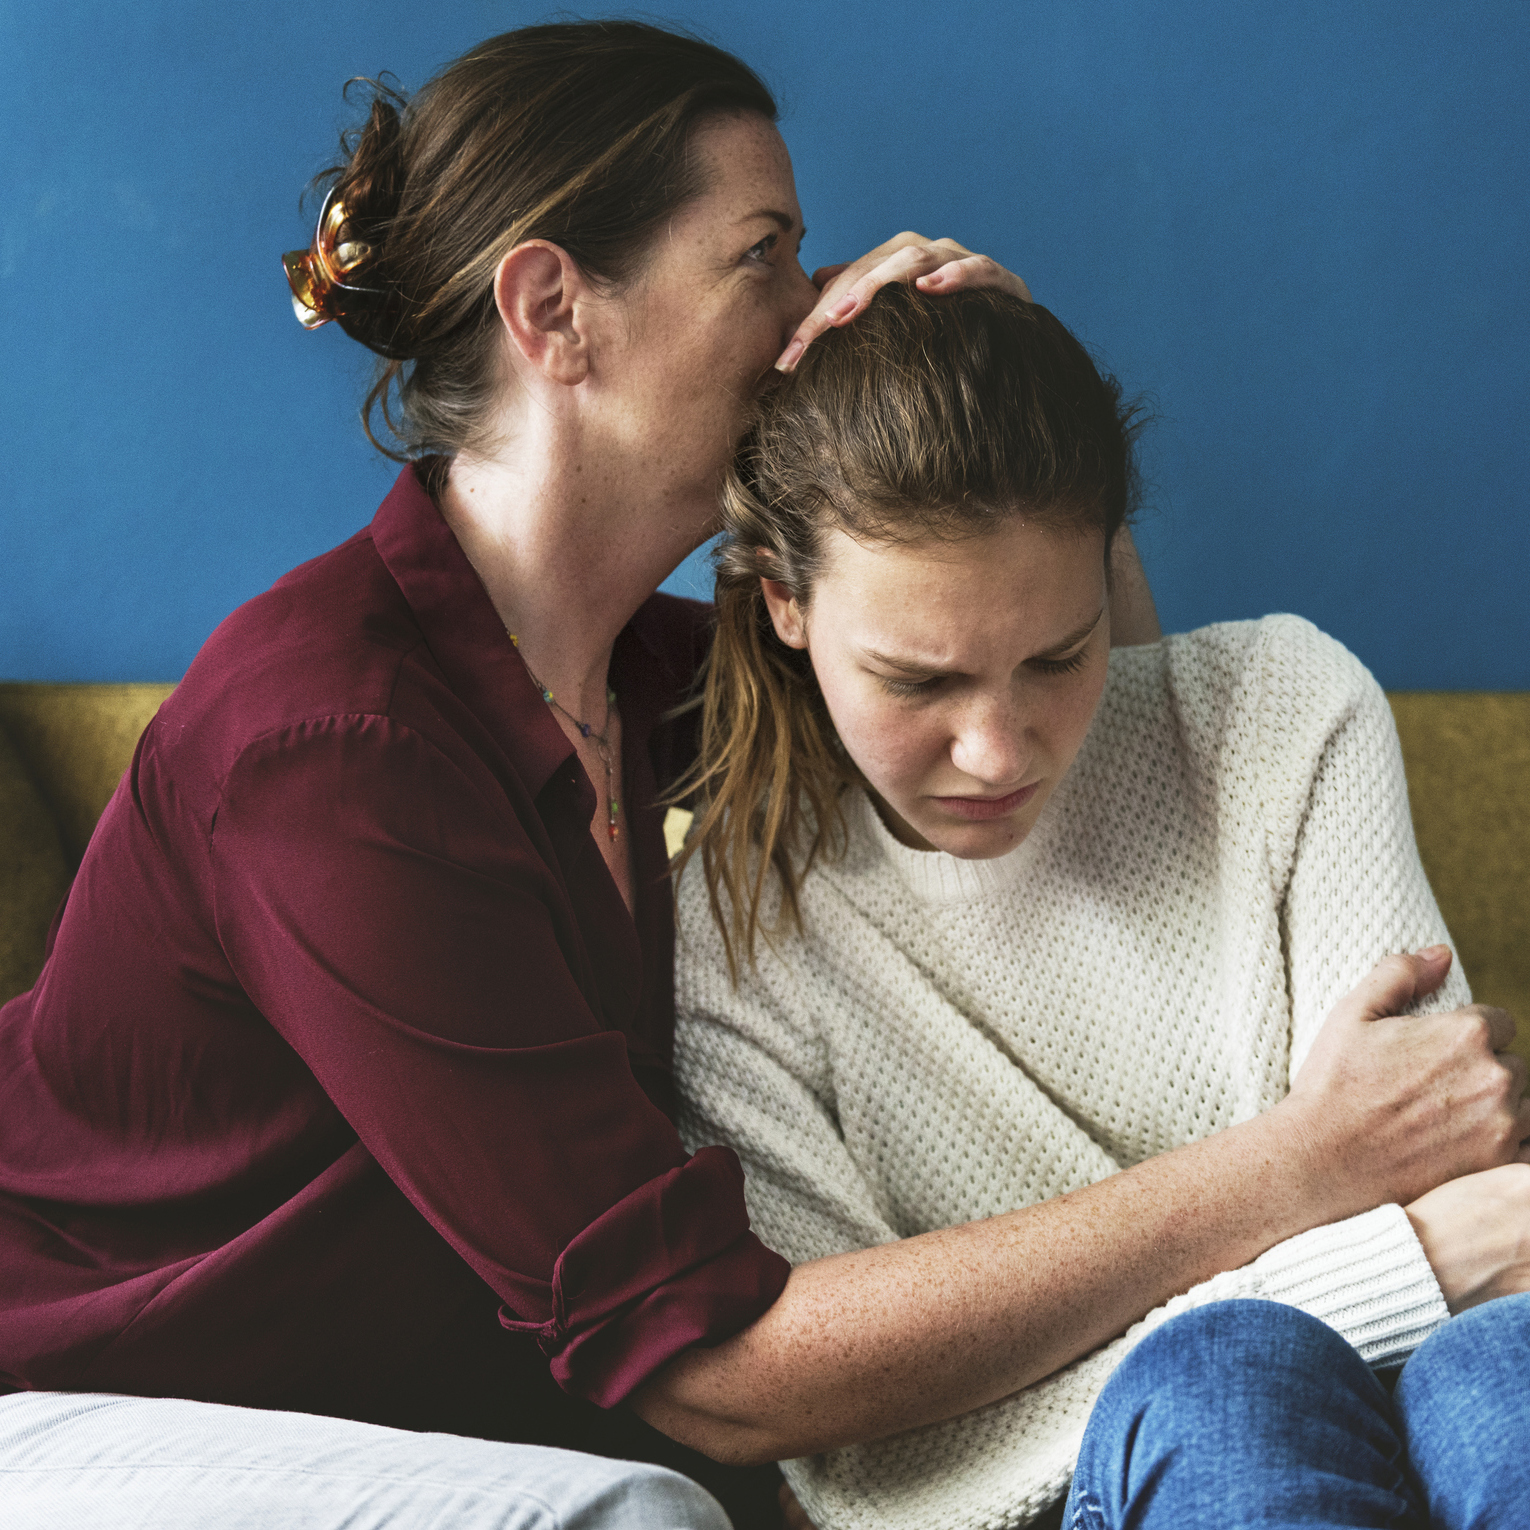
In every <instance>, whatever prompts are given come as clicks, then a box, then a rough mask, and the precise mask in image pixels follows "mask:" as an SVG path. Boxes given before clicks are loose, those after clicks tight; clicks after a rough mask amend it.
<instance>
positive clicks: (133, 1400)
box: [0, 1392, 729, 1530]
mask: <svg viewBox="0 0 1530 1530" xmlns="http://www.w3.org/2000/svg"><path fill="white" fill-rule="evenodd" d="M0 1526H3V1527H4V1530H384V1527H386V1530H729V1526H728V1518H727V1516H726V1515H725V1514H724V1513H723V1511H722V1509H721V1508H720V1507H719V1506H718V1504H717V1501H716V1500H715V1499H713V1498H712V1497H711V1496H710V1495H709V1494H707V1493H706V1492H704V1491H703V1490H702V1489H701V1488H699V1487H698V1486H697V1485H696V1484H695V1483H694V1482H692V1481H691V1480H690V1479H689V1478H687V1477H682V1476H680V1475H679V1474H678V1473H675V1472H671V1471H666V1470H664V1469H663V1468H662V1467H658V1466H646V1465H638V1464H635V1463H633V1462H631V1461H608V1460H605V1459H603V1458H602V1457H599V1456H586V1455H580V1454H579V1453H577V1452H575V1451H571V1450H551V1449H547V1448H545V1447H543V1446H538V1445H503V1444H496V1443H493V1442H491V1441H488V1440H464V1439H458V1438H457V1437H456V1436H454V1435H449V1434H411V1433H408V1432H407V1431H405V1430H402V1429H383V1428H380V1427H379V1426H378V1425H375V1424H357V1423H352V1422H350V1421H349V1420H347V1419H333V1418H315V1417H311V1416H310V1415H308V1414H304V1413H267V1412H263V1411H260V1410H258V1409H250V1408H226V1407H222V1406H219V1405H218V1404H215V1403H198V1402H180V1401H177V1400H175V1399H173V1398H172V1399H163V1398H140V1397H106V1396H99V1395H94V1394H84V1393H79V1394H72V1393H51V1392H20V1393H15V1394H13V1395H11V1396H9V1397H0Z"/></svg>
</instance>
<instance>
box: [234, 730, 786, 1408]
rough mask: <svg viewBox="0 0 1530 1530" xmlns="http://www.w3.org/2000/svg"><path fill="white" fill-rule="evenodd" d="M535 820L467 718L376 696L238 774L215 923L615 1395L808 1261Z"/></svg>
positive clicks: (291, 734)
mask: <svg viewBox="0 0 1530 1530" xmlns="http://www.w3.org/2000/svg"><path fill="white" fill-rule="evenodd" d="M527 817H528V814H527V805H526V804H524V803H521V804H516V803H515V802H514V801H513V800H512V797H511V796H510V795H507V793H506V790H505V789H504V787H503V784H502V783H499V782H497V781H496V779H495V778H494V777H493V776H492V774H491V773H490V772H489V771H488V770H487V769H486V768H485V767H483V766H482V765H481V763H480V762H478V761H477V760H476V759H475V758H474V757H473V756H472V755H471V753H470V752H469V751H466V750H462V749H454V748H453V742H452V740H451V739H450V737H448V738H447V739H446V742H445V743H444V744H443V743H442V742H438V741H435V740H433V739H431V738H430V737H427V736H426V735H425V734H424V733H423V732H422V731H419V730H418V729H416V728H412V727H409V726H406V725H405V724H404V723H402V722H400V721H398V720H396V719H394V718H392V717H388V716H382V715H374V714H356V715H349V716H343V717H324V718H318V719H314V720H311V721H307V722H303V723H301V724H297V725H293V726H290V727H286V728H283V729H281V730H279V731H277V732H273V733H271V734H268V735H266V736H264V737H262V738H260V739H257V740H255V741H254V742H253V743H250V744H249V745H247V746H246V747H245V748H244V749H243V750H242V751H241V752H240V754H239V756H238V758H237V759H236V760H235V762H234V764H233V766H232V768H231V769H230V770H229V772H228V774H227V777H226V779H225V780H224V782H223V787H222V792H221V797H220V803H219V807H218V811H217V815H216V818H215V820H214V823H213V827H212V832H211V836H210V840H209V854H210V858H211V875H212V880H213V886H214V892H215V918H216V925H217V937H218V940H219V942H220V944H221V945H222V947H223V950H224V952H225V953H226V955H227V958H228V960H229V963H230V965H231V966H232V968H233V971H234V973H235V974H236V976H237V978H238V980H239V982H240V984H241V985H242V986H243V987H244V989H245V991H246V992H247V994H248V995H249V996H250V999H251V1001H252V1002H253V1003H254V1004H255V1006H256V1007H257V1008H258V1009H259V1010H260V1011H261V1013H262V1014H263V1015H264V1016H265V1018H266V1019H267V1020H268V1021H269V1022H270V1023H271V1025H273V1026H274V1027H275V1028H276V1030H277V1031H278V1032H279V1033H280V1034H281V1036H282V1037H283V1038H284V1039H285V1040H286V1042H287V1043H288V1044H289V1045H290V1046H291V1047H292V1048H293V1049H294V1050H295V1051H296V1052H297V1053H298V1054H299V1056H300V1057H301V1058H302V1059H303V1061H304V1062H305V1063H306V1064H307V1066H308V1067H309V1068H310V1069H311V1070H312V1072H313V1074H314V1076H315V1077H316V1078H317V1080H318V1081H319V1083H320V1085H321V1086H322V1087H323V1089H324V1090H325V1092H326V1093H327V1094H328V1096H329V1098H330V1099H331V1100H332V1101H333V1103H334V1105H335V1107H336V1108H337V1109H338V1110H339V1111H340V1113H341V1114H342V1115H343V1116H344V1117H345V1119H346V1121H347V1122H348V1123H349V1125H350V1126H351V1128H352V1129H353V1130H354V1131H355V1133H356V1135H357V1137H358V1138H359V1139H360V1141H361V1143H362V1144H363V1145H364V1146H365V1147H366V1149H367V1150H368V1151H369V1152H370V1153H371V1154H372V1156H373V1157H374V1158H375V1159H376V1160H377V1162H378V1164H379V1165H380V1166H381V1167H382V1169H383V1170H384V1172H385V1173H387V1175H388V1176H389V1177H390V1178H391V1179H392V1180H393V1182H394V1183H395V1184H396V1185H397V1186H398V1187H399V1189H400V1190H401V1191H402V1192H403V1193H404V1195H406V1196H407V1197H408V1198H409V1200H410V1201H411V1202H412V1203H413V1204H414V1206H415V1207H416V1208H417V1209H418V1210H419V1212H420V1213H421V1214H422V1215H423V1216H424V1217H425V1218H426V1219H427V1220H428V1221H429V1222H430V1224H431V1225H432V1226H433V1227H434V1228H435V1229H436V1231H437V1232H439V1233H440V1235H441V1236H442V1237H443V1238H444V1239H445V1240H446V1241H447V1242H448V1243H449V1244H450V1245H451V1246H452V1247H453V1248H454V1249H455V1250H456V1251H457V1253H458V1254H459V1255H460V1256H461V1257H462V1258H463V1259H464V1260H465V1261H466V1262H467V1263H468V1264H469V1265H470V1266H471V1267H472V1268H473V1269H474V1270H475V1271H476V1272H477V1274H478V1275H479V1276H480V1277H481V1278H482V1279H483V1280H484V1281H485V1282H486V1283H487V1284H488V1285H489V1286H490V1287H492V1288H493V1290H494V1291H495V1292H496V1293H497V1294H498V1295H499V1297H500V1298H501V1300H502V1302H503V1304H504V1307H503V1310H502V1321H503V1322H504V1323H505V1325H506V1326H507V1327H509V1328H512V1329H515V1330H518V1331H523V1332H527V1333H530V1334H532V1335H534V1336H535V1338H536V1339H537V1341H538V1343H539V1344H540V1345H541V1347H542V1349H543V1351H544V1353H545V1354H546V1355H547V1356H548V1359H549V1361H550V1364H551V1369H552V1372H553V1375H554V1377H555V1378H556V1379H557V1380H558V1382H559V1383H560V1385H562V1386H563V1387H565V1388H566V1389H567V1390H569V1391H571V1392H573V1393H576V1394H577V1395H580V1396H583V1397H587V1398H589V1399H590V1400H592V1401H594V1402H596V1403H599V1404H601V1405H602V1406H611V1405H613V1404H615V1403H617V1402H620V1401H621V1400H622V1398H624V1397H625V1396H626V1395H627V1394H628V1393H629V1392H631V1391H632V1390H633V1389H634V1388H635V1387H637V1386H638V1385H640V1384H641V1383H642V1382H643V1381H644V1380H645V1379H646V1378H647V1377H648V1376H650V1375H651V1374H652V1373H653V1372H654V1371H655V1370H656V1369H657V1368H658V1367H660V1366H661V1365H663V1364H664V1363H665V1362H666V1361H667V1360H669V1359H670V1358H672V1357H673V1356H674V1355H675V1354H677V1353H678V1352H679V1351H681V1350H683V1349H685V1348H687V1347H688V1346H690V1345H693V1344H712V1343H717V1342H720V1341H721V1340H722V1339H724V1338H726V1337H728V1336H729V1335H731V1334H733V1333H735V1332H737V1331H738V1330H739V1329H740V1328H743V1327H745V1326H747V1324H748V1323H750V1322H751V1321H753V1319H754V1318H755V1317H757V1316H758V1315H759V1314H760V1313H761V1312H762V1311H764V1309H765V1308H766V1307H768V1306H769V1305H770V1303H771V1302H772V1301H774V1300H775V1298H776V1297H777V1296H778V1295H779V1294H780V1291H781V1289H782V1287H783V1286H784V1284H785V1281H786V1276H787V1272H788V1266H787V1264H786V1262H785V1261H784V1260H783V1259H781V1258H779V1257H778V1256H777V1255H775V1254H773V1253H771V1252H770V1251H769V1250H768V1249H766V1248H765V1247H764V1246H763V1245H762V1244H761V1243H759V1241H758V1240H757V1239H756V1238H755V1237H754V1236H753V1235H752V1234H751V1233H750V1232H749V1225H748V1217H747V1214H746V1212H745V1208H744V1198H743V1178H742V1173H741V1171H740V1169H739V1166H738V1162H737V1159H736V1158H735V1157H734V1156H733V1154H732V1153H731V1152H729V1151H728V1150H725V1149H719V1148H713V1149H706V1150H703V1151H702V1152H700V1153H698V1154H696V1155H695V1156H694V1157H692V1156H688V1155H687V1154H686V1152H685V1150H684V1148H683V1147H682V1145H681V1143H680V1140H679V1137H678V1136H677V1134H676V1132H675V1130H674V1128H673V1126H672V1125H671V1123H670V1122H669V1120H668V1119H667V1118H666V1117H665V1115H664V1114H663V1112H662V1111H660V1110H659V1109H658V1108H657V1107H656V1106H655V1105H654V1104H653V1103H651V1101H650V1100H649V1098H648V1096H647V1095H646V1094H645V1093H644V1091H643V1089H642V1087H641V1086H640V1085H639V1083H638V1082H637V1080H636V1079H635V1077H634V1075H633V1072H632V1069H631V1066H630V1064H629V1061H628V1054H627V1044H626V1040H625V1038H624V1037H623V1035H622V1034H621V1033H620V1032H619V1031H618V1030H614V1029H611V1028H610V1027H609V1026H608V1025H606V1024H605V1023H604V1022H603V1021H602V1019H601V1018H600V1017H599V1016H598V1015H597V1014H596V1012H595V1009H594V1007H593V1005H592V1000H591V997H590V995H589V994H588V993H587V992H586V989H585V986H581V981H580V979H579V976H578V975H577V974H578V973H579V972H580V971H581V966H580V960H581V959H580V950H579V943H580V940H581V938H582V937H581V936H580V933H579V930H578V927H577V922H576V921H574V920H573V919H572V918H571V916H570V915H569V914H568V910H567V904H566V899H565V898H564V895H563V894H562V893H561V891H560V886H559V878H558V876H557V874H556V873H555V872H554V870H553V869H552V868H551V867H550V866H549V864H548V861H547V859H546V851H545V848H543V849H539V848H538V847H537V846H536V845H534V844H533V837H534V834H535V824H534V822H531V823H528V821H526V819H527ZM589 853H591V854H594V853H597V852H596V851H595V849H594V846H593V842H591V843H590V846H589ZM586 965H587V964H586ZM589 981H590V980H589V979H588V977H586V978H585V983H586V985H587V984H588V982H589ZM380 1337H383V1336H380Z"/></svg>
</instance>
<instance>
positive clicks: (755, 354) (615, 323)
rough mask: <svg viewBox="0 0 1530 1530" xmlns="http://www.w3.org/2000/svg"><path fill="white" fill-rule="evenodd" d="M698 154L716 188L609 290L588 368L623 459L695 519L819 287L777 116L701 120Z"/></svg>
mask: <svg viewBox="0 0 1530 1530" xmlns="http://www.w3.org/2000/svg"><path fill="white" fill-rule="evenodd" d="M696 156H697V160H698V162H699V165H700V167H701V170H702V174H703V184H704V185H705V186H706V188H707V189H706V190H705V191H704V192H703V193H702V194H701V195H700V196H699V197H697V198H696V199H694V200H693V201H692V202H690V203H688V204H686V205H685V206H684V207H682V208H681V209H680V210H679V211H678V212H677V213H676V214H675V216H674V217H673V218H672V219H671V221H670V223H669V225H668V227H667V228H666V229H665V230H664V231H663V232H662V233H661V234H660V236H659V238H658V239H657V241H656V242H655V244H654V246H653V248H652V251H651V253H650V256H649V259H648V262H647V264H646V266H645V268H644V270H643V273H642V276H641V277H640V278H639V280H638V282H637V284H636V285H635V286H634V287H633V288H630V289H628V290H627V291H625V292H624V293H622V294H621V295H620V296H619V297H618V298H616V299H614V300H613V301H612V303H611V305H610V308H609V310H608V313H607V315H606V318H607V321H608V322H607V323H606V324H605V325H603V326H602V327H603V328H604V330H605V334H604V340H605V343H604V345H601V346H597V348H596V350H595V352H594V354H595V358H596V359H595V362H594V364H593V366H592V369H591V376H590V382H591V384H593V385H594V387H595V388H596V389H599V390H602V391H605V392H606V395H607V398H606V402H607V405H608V408H609V413H608V415H607V419H606V422H605V427H606V429H607V430H608V431H609V433H610V445H611V446H612V447H613V448H614V449H615V452H616V455H617V457H618V459H619V460H621V461H622V462H623V463H624V464H625V466H626V469H627V470H628V471H632V470H634V469H635V470H636V471H637V472H638V473H640V474H641V475H642V480H643V481H644V482H645V483H652V482H654V481H659V482H664V483H667V484H668V485H669V486H670V489H669V492H670V493H672V494H673V495H674V496H675V498H676V501H677V503H683V504H685V505H687V506H695V507H696V508H697V510H699V511H700V512H701V513H700V514H699V515H698V516H697V521H698V523H699V524H698V526H697V530H698V532H699V531H701V530H703V529H705V527H706V526H707V525H709V523H710V521H711V517H712V513H713V512H712V506H713V503H714V501H715V495H716V488H717V482H718V479H719V478H720V475H721V473H722V470H723V468H724V466H725V465H726V464H727V462H728V459H729V458H730V456H731V455H732V452H733V447H734V444H735V442H736V441H737V440H738V437H739V435H740V433H741V431H742V430H743V427H744V424H745V421H746V419H747V417H748V412H749V408H750V405H751V403H752V401H753V399H754V396H755V394H756V392H757V391H758V389H759V386H760V382H761V379H762V378H763V377H764V376H766V375H768V373H769V372H770V369H771V365H772V363H773V362H774V361H775V359H776V357H777V355H778V354H779V353H780V351H781V348H782V346H783V345H784V344H785V343H786V340H787V339H788V338H789V337H790V335H791V333H792V331H793V329H794V328H795V327H796V325H797V324H798V323H799V322H800V320H801V319H802V317H803V315H804V314H805V313H807V311H808V310H809V309H810V308H811V307H812V306H813V303H814V301H815V300H816V298H817V296H818V290H817V288H815V287H814V286H813V284H812V282H811V281H809V280H808V277H807V275H806V273H805V272H804V271H803V269H802V266H801V264H800V262H799V261H798V258H797V252H798V249H799V247H800V245H801V242H802V236H803V227H802V213H801V209H800V208H799V206H798V204H797V192H796V187H795V184H794V182H793V179H792V164H791V157H790V155H788V153H787V151H786V145H785V144H784V143H783V142H782V140H781V135H780V134H779V133H778V132H777V131H776V130H775V128H774V127H772V126H771V125H770V123H768V122H766V121H765V120H764V119H763V118H759V117H724V118H720V119H718V120H717V121H715V122H712V123H710V124H708V125H707V126H706V127H705V128H703V129H702V130H701V132H700V133H699V134H698V137H697V140H696Z"/></svg>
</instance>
